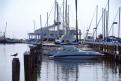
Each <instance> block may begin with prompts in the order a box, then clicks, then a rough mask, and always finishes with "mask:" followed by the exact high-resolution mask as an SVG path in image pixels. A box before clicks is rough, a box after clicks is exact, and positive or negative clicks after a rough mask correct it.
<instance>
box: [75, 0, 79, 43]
mask: <svg viewBox="0 0 121 81" xmlns="http://www.w3.org/2000/svg"><path fill="white" fill-rule="evenodd" d="M75 7H76V40H77V42H78V40H79V39H78V20H77V0H75Z"/></svg>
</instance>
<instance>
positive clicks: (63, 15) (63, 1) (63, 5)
mask: <svg viewBox="0 0 121 81" xmlns="http://www.w3.org/2000/svg"><path fill="white" fill-rule="evenodd" d="M63 30H64V0H63Z"/></svg>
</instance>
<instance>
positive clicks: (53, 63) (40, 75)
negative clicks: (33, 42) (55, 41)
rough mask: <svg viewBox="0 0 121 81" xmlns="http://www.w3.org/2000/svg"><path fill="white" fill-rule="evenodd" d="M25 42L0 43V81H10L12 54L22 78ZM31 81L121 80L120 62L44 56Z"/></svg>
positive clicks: (21, 79)
mask: <svg viewBox="0 0 121 81" xmlns="http://www.w3.org/2000/svg"><path fill="white" fill-rule="evenodd" d="M26 50H29V48H28V45H26V44H13V45H0V81H12V58H13V57H12V56H10V55H11V54H14V53H18V54H19V55H18V56H17V57H18V58H19V59H20V65H21V69H20V81H25V80H24V78H25V77H24V61H23V53H24V52H25V51H26ZM33 78H34V79H32V80H31V81H121V64H120V63H115V62H111V61H104V60H49V59H48V58H47V57H44V58H43V60H42V62H41V65H40V68H39V69H38V71H37V75H36V74H33Z"/></svg>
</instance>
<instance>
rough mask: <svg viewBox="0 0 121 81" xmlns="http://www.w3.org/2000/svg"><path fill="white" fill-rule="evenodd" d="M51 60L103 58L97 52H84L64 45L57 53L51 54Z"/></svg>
mask: <svg viewBox="0 0 121 81" xmlns="http://www.w3.org/2000/svg"><path fill="white" fill-rule="evenodd" d="M49 55H52V56H50V57H51V58H72V59H73V58H78V59H96V58H97V57H100V56H102V55H103V54H100V53H98V52H95V51H91V50H90V51H89V50H88V51H84V50H80V49H79V48H77V47H75V46H72V45H64V46H63V47H61V48H59V49H58V50H56V51H52V52H50V53H49Z"/></svg>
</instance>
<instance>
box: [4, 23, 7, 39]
mask: <svg viewBox="0 0 121 81" xmlns="http://www.w3.org/2000/svg"><path fill="white" fill-rule="evenodd" d="M6 31H7V21H6V26H5V32H4V40H5V39H6Z"/></svg>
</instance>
